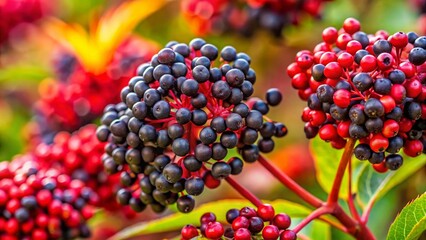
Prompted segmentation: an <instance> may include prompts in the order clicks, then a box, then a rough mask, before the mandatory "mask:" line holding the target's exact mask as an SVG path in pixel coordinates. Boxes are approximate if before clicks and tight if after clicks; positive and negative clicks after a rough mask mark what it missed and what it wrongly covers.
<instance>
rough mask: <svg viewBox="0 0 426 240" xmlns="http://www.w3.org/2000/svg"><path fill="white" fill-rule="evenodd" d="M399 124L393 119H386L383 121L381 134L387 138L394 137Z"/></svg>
mask: <svg viewBox="0 0 426 240" xmlns="http://www.w3.org/2000/svg"><path fill="white" fill-rule="evenodd" d="M398 131H399V124H398V122H397V121H395V120H393V119H388V120H386V121H385V122H384V123H383V129H382V134H383V136H385V137H387V138H391V137H394V136H396V135H397V134H398Z"/></svg>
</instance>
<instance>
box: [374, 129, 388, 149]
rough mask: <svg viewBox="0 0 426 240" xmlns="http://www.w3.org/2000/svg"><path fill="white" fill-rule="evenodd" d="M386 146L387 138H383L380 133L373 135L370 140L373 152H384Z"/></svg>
mask: <svg viewBox="0 0 426 240" xmlns="http://www.w3.org/2000/svg"><path fill="white" fill-rule="evenodd" d="M388 146H389V140H388V138H386V137H384V136H383V135H382V134H381V133H377V134H374V135H373V137H372V138H371V139H370V148H371V150H373V151H374V152H384V151H385V150H386V149H387V148H388Z"/></svg>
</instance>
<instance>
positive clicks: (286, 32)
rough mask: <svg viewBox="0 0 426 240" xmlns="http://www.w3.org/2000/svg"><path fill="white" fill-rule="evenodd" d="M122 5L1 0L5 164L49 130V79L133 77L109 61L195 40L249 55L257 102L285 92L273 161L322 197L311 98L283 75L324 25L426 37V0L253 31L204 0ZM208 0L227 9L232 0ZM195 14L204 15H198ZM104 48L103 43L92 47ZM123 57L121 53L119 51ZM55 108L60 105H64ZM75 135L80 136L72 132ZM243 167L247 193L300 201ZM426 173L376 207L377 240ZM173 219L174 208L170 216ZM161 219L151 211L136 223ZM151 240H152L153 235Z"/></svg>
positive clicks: (340, 6)
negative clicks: (311, 146) (309, 128)
mask: <svg viewBox="0 0 426 240" xmlns="http://www.w3.org/2000/svg"><path fill="white" fill-rule="evenodd" d="M123 2H126V1H124V0H122V1H119V0H110V1H108V0H92V1H73V0H61V1H49V0H0V18H1V20H0V22H1V23H0V116H1V117H0V133H1V134H0V160H1V161H7V160H10V159H11V158H12V156H14V155H16V154H18V153H22V152H25V151H26V150H27V149H28V148H30V147H31V144H29V142H31V140H32V137H33V135H34V134H36V135H37V134H40V132H41V133H43V131H44V130H43V129H38V130H37V131H38V132H37V131H36V132H37V133H34V132H35V131H34V126H33V125H34V123H37V122H39V121H40V119H37V116H38V115H37V113H39V112H40V111H41V110H40V106H38V105H37V104H35V103H37V102H39V101H40V99H48V97H49V95H50V94H51V91H53V90H52V85H51V83H52V82H62V83H67V81H72V80H70V79H71V78H78V76H77V77H76V76H75V75H74V76H70V75H73V74H71V73H70V72H73V73H74V72H75V71H77V70H78V69H79V67H81V66H82V68H83V69H84V71H86V72H90V73H93V74H94V75H99V74H100V72H102V71H106V72H108V73H109V74H118V75H120V74H128V72H126V71H127V70H126V71H124V70H123V71H121V72H118V73H117V72H115V73H114V71H116V70H117V67H116V66H115V65H114V68H113V70H114V71H113V70H111V69H110V67H111V64H112V65H113V64H118V65H120V66H121V65H123V66H124V67H122V68H119V69H123V68H125V66H126V64H131V63H132V62H126V61H125V60H126V59H127V60H128V59H129V57H127V58H126V57H122V56H123V55H124V56H133V55H135V54H139V55H138V56H145V55H146V56H148V55H149V52H155V51H157V50H158V49H159V47H161V46H164V45H165V44H166V43H167V42H169V41H171V40H176V41H178V42H184V43H189V41H190V40H191V39H193V38H194V37H202V38H204V39H205V40H206V41H207V42H210V43H213V44H215V45H216V46H218V48H222V47H224V46H226V45H233V46H235V47H236V48H237V50H238V51H241V52H245V53H247V54H249V55H250V56H251V58H252V68H253V69H254V70H255V71H256V73H257V83H256V87H255V94H254V95H255V96H259V97H261V98H264V93H265V91H266V90H267V89H268V88H271V87H276V88H279V89H280V90H281V91H282V92H283V94H284V102H283V103H282V104H281V106H279V107H276V108H273V109H271V112H270V116H271V118H272V119H275V120H277V121H281V122H284V123H285V124H286V125H287V127H288V129H289V134H288V136H287V137H286V138H284V139H281V140H278V141H277V142H276V144H277V145H276V151H274V152H273V153H271V154H268V156H267V157H268V158H270V159H271V160H272V161H273V162H275V163H276V164H277V165H278V166H279V167H280V168H281V169H282V170H284V171H285V172H287V173H288V174H289V175H290V176H291V177H293V178H294V179H295V180H296V181H297V182H299V183H301V184H302V185H304V186H306V187H308V188H309V189H310V191H311V192H313V193H315V194H317V195H318V196H322V197H324V196H325V193H324V192H323V190H321V188H320V187H319V186H318V184H316V183H315V169H314V164H313V162H312V159H311V157H310V155H309V151H308V141H307V140H306V139H305V136H304V134H303V122H302V121H301V120H300V113H301V111H302V109H303V108H304V107H305V102H303V101H300V100H299V97H298V95H297V91H295V90H293V89H292V88H291V82H290V78H289V77H288V76H287V74H286V68H287V66H288V65H289V64H290V63H291V62H293V61H294V56H295V54H296V53H297V52H298V51H300V50H302V49H312V48H313V47H314V46H315V45H316V44H317V43H318V42H320V41H321V32H322V29H324V28H325V27H327V26H334V27H336V28H339V27H340V26H341V23H342V22H343V20H344V19H346V18H347V17H355V18H357V19H359V20H360V22H361V24H362V31H364V32H367V33H375V32H376V31H377V30H379V29H383V30H385V31H387V32H389V33H391V34H392V33H394V32H396V31H406V32H408V31H416V32H417V33H423V34H424V32H425V31H426V24H424V23H426V17H425V16H426V15H425V16H423V15H422V13H425V14H426V3H425V2H426V1H422V0H406V1H404V0H334V1H319V2H320V4H319V5H318V6H316V7H314V8H311V10H312V11H310V12H309V11H305V12H300V13H298V14H297V16H293V17H294V18H291V19H290V18H288V19H285V21H288V23H287V22H286V23H285V24H283V26H284V27H283V28H280V27H282V26H278V27H277V26H275V25H274V23H275V22H274V21H278V20H277V19H275V18H273V17H271V18H270V19H269V18H266V17H265V19H266V20H264V22H263V23H261V24H260V25H263V26H264V27H263V28H262V27H260V28H258V29H256V31H248V30H247V29H244V28H242V29H238V30H236V28H238V26H239V25H238V23H239V22H241V21H243V19H245V17H246V15H238V14H237V13H238V11H237V13H235V14H234V12H232V11H231V12H226V13H225V12H222V13H216V12H215V9H214V8H213V9H211V6H210V7H209V6H207V7H206V6H204V5H203V6H195V5H196V2H203V1H195V3H194V1H188V0H183V1H166V2H165V3H164V5H162V6H161V7H158V9H152V11H153V12H152V13H150V14H149V13H147V14H146V15H147V16H139V14H141V15H144V14H142V13H143V12H144V11H149V10H146V9H139V10H137V11H136V10H135V11H133V12H130V14H115V15H111V13H112V10H114V9H117V8H118V6H120V4H123ZM153 2H154V1H153ZM206 2H214V4H224V2H227V1H219V0H218V1H206ZM234 2H237V3H236V6H240V5H242V3H240V2H244V1H234ZM252 2H262V1H252ZM307 2H309V1H307ZM312 2H318V1H312ZM253 4H255V3H253ZM148 6H149V4H148ZM203 7H204V8H203ZM243 7H244V6H243ZM194 9H195V10H194ZM197 9H198V10H197ZM200 9H201V10H200ZM197 11H198V12H197ZM195 13H197V14H199V16H198V17H197V16H195V15H196V14H195ZM231 13H233V14H234V15H232V14H231ZM239 13H240V14H241V12H239ZM220 14H222V15H227V16H233V17H232V18H233V19H234V20H232V21H233V22H231V23H235V26H231V27H230V28H229V27H226V24H227V22H225V21H223V19H220ZM206 15H207V16H213V17H212V18H209V17H206ZM200 16H201V17H200ZM213 18H215V19H213ZM206 19H207V20H206ZM228 20H229V19H228ZM268 21H269V22H268ZM290 23H291V24H290ZM293 23H297V24H293ZM114 24H118V25H121V24H122V26H123V27H117V26H113V25H114ZM99 26H103V27H104V28H105V29H104V33H105V34H99V29H102V27H99ZM265 26H266V27H265ZM109 27H111V29H115V30H117V31H115V32H114V31H113V30H111V29H110V32H109V30H108V28H109ZM233 27H234V28H233ZM268 27H269V29H268ZM94 29H97V30H98V32H97V31H95V30H94ZM277 29H278V30H277ZM240 30H241V31H240ZM101 32H102V31H101ZM129 36H132V38H129ZM105 38H106V39H105ZM129 39H130V40H129ZM105 42H107V43H106V44H105ZM122 42H125V44H123V43H122ZM101 45H102V46H104V45H105V46H106V47H104V48H102V47H93V46H101ZM76 46H80V47H76ZM117 49H118V50H117ZM117 52H119V53H120V54H121V55H117V54H115V53H117ZM104 54H105V55H104ZM114 54H115V55H114ZM103 58H106V59H108V58H110V59H109V60H104V59H103ZM115 59H118V60H117V61H118V63H117V62H115V63H114V61H115ZM123 59H124V60H123ZM142 59H143V58H142ZM149 59H150V57H147V58H146V59H145V61H146V60H149ZM103 61H109V62H108V63H105V62H103ZM138 61H142V60H140V59H139V60H138ZM76 69H77V70H76ZM105 69H107V70H105ZM111 72H112V73H111ZM130 75H131V74H130ZM57 104H58V107H60V104H61V103H59V102H58V103H57ZM95 112H96V111H95ZM48 118H49V117H48ZM93 119H95V121H96V117H92V118H90V120H87V121H93ZM71 126H72V124H71ZM58 128H59V127H58ZM50 130H52V129H50ZM69 130H70V131H71V130H73V127H70V129H69ZM46 131H47V132H48V131H49V130H46ZM421 157H424V156H421ZM246 171H247V172H248V173H246V174H244V175H242V176H239V177H238V179H239V180H240V181H241V183H242V184H243V185H246V186H250V190H253V191H254V192H255V193H257V195H258V196H259V197H260V198H262V199H270V200H273V199H277V198H282V197H284V198H286V199H291V200H295V201H298V199H297V197H296V196H293V195H292V194H291V193H289V192H288V191H287V190H286V189H285V188H284V187H282V186H280V185H279V184H278V183H277V182H276V181H275V180H274V179H273V178H272V177H270V175H269V174H268V173H267V172H265V171H263V170H262V169H259V168H256V167H255V166H249V167H248V168H247V169H246ZM425 174H426V169H423V170H422V171H420V172H418V173H417V174H416V175H414V176H412V177H411V178H410V179H409V181H407V182H405V183H403V185H402V186H398V187H397V188H396V189H394V190H393V191H391V192H390V193H388V196H387V197H386V198H384V199H385V200H382V201H381V202H379V203H378V204H377V205H376V207H375V208H374V209H373V213H372V214H371V216H372V217H371V218H372V219H371V220H370V222H371V226H372V230H373V232H375V233H376V234H377V236H378V239H383V238H384V236H385V235H386V233H387V229H388V226H389V224H390V222H391V221H392V220H393V219H394V217H395V216H396V214H397V211H398V209H401V208H402V207H403V205H405V203H406V202H407V201H408V200H409V199H413V198H414V197H415V196H417V195H418V194H419V193H422V192H424V191H425V190H426V185H425V184H424V180H425ZM253 179H256V181H253ZM271 183H272V184H271ZM222 185H223V186H221V187H219V188H217V189H215V190H211V191H206V194H204V195H203V196H202V197H201V198H199V199H197V204H201V203H203V202H206V201H211V200H215V199H221V198H238V197H239V196H238V194H237V193H235V192H233V191H231V190H230V189H229V188H228V187H227V186H225V185H226V184H222ZM265 186H268V187H265ZM385 209H386V210H385ZM168 213H170V212H166V213H164V214H168ZM375 213H380V214H375ZM164 214H163V215H164ZM158 217H159V216H157V215H154V214H152V213H149V212H144V213H143V214H142V216H140V217H139V219H144V220H147V219H151V218H158ZM127 221H128V222H122V221H120V220H119V219H118V218H113V217H106V218H105V217H104V215H102V213H100V214H98V217H96V218H95V219H94V220H93V221H92V224H94V225H96V226H99V227H97V228H96V229H98V230H95V235H94V238H93V239H103V238H104V237H103V236H106V235H110V234H112V233H114V232H115V231H117V230H119V229H120V228H122V227H124V225H126V224H129V223H130V222H132V221H138V220H137V218H136V219H133V220H127ZM384 226H386V227H384ZM96 234H98V235H96ZM175 235H176V233H172V234H170V235H165V236H162V237H167V236H175ZM157 237H158V238H160V237H159V236H157ZM157 237H155V239H157ZM146 239H153V238H152V236H151V237H147V238H146ZM336 239H337V238H336Z"/></svg>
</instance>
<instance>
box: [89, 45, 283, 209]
mask: <svg viewBox="0 0 426 240" xmlns="http://www.w3.org/2000/svg"><path fill="white" fill-rule="evenodd" d="M219 55H220V56H222V55H223V57H222V58H221V59H219ZM250 62H251V59H250V57H249V56H248V55H247V54H245V53H238V52H236V50H235V49H234V48H233V47H231V46H227V47H225V48H223V49H222V50H219V49H218V48H217V47H216V46H214V45H212V44H209V43H206V42H205V41H204V40H203V39H200V38H196V39H193V40H192V41H191V42H190V43H189V45H187V44H184V43H176V42H171V43H170V44H168V45H167V47H166V48H163V49H162V50H161V51H159V52H158V54H156V55H154V57H153V58H152V59H151V62H150V63H146V64H142V65H141V66H139V67H138V76H135V77H133V78H131V79H130V81H129V83H128V86H126V87H124V88H123V89H122V90H121V100H122V102H121V103H118V104H115V105H108V106H107V107H105V109H104V114H103V116H102V118H101V126H100V127H98V129H97V132H96V135H97V137H98V139H99V141H101V142H107V144H106V146H105V154H104V155H103V156H102V162H103V165H104V169H105V170H106V171H107V172H109V173H110V174H114V173H117V172H121V171H124V172H126V173H125V174H122V177H123V178H122V180H123V181H122V189H129V187H131V186H132V184H133V183H135V184H136V185H137V184H139V186H140V190H139V189H138V190H136V191H133V194H132V195H131V196H130V195H129V194H126V195H123V196H128V197H129V202H128V201H127V199H123V200H125V201H120V202H121V203H122V204H124V205H127V204H129V203H130V201H131V199H138V198H139V199H140V200H141V202H142V203H143V204H144V205H151V206H158V207H155V210H156V211H158V212H160V211H163V210H165V207H166V206H167V205H169V204H174V203H176V202H177V204H178V209H179V210H180V211H183V212H189V211H191V210H192V209H193V208H194V204H195V202H194V201H193V198H192V197H190V196H191V195H192V196H197V195H200V194H202V192H203V191H204V189H205V188H206V187H207V188H216V187H218V186H219V184H220V181H221V180H222V179H225V178H227V177H229V176H231V175H236V174H240V173H241V171H242V169H243V165H244V163H252V162H255V161H256V160H257V159H258V157H259V154H261V153H267V152H271V151H272V150H273V149H274V145H275V144H274V140H273V138H274V137H283V136H284V135H285V134H286V132H287V130H286V127H285V126H284V125H283V124H282V123H277V122H274V121H272V120H265V119H266V118H264V115H266V114H267V113H268V112H269V107H270V106H271V107H272V106H276V105H278V104H279V103H280V102H281V100H282V95H281V93H280V92H279V91H278V90H277V89H270V90H269V91H267V92H266V94H265V98H266V101H263V100H260V99H259V98H254V97H252V94H253V91H254V88H253V85H254V83H255V82H256V74H255V71H254V70H253V69H252V68H250ZM231 149H236V150H237V152H238V153H239V156H235V157H231V158H227V157H226V156H227V153H228V151H230V150H231ZM123 183H124V184H123ZM123 191H125V190H123ZM123 191H122V192H123ZM123 194H124V193H123ZM188 196H189V197H188ZM132 201H136V200H132ZM160 206H161V207H160ZM138 209H139V208H138ZM267 214H269V215H271V214H270V213H267ZM269 215H268V216H269ZM268 216H267V217H268ZM272 216H273V213H272ZM269 217H271V216H269Z"/></svg>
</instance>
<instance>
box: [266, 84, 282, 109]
mask: <svg viewBox="0 0 426 240" xmlns="http://www.w3.org/2000/svg"><path fill="white" fill-rule="evenodd" d="M281 100H282V95H281V92H280V91H279V90H278V89H277V88H271V89H269V90H268V91H267V92H266V102H267V103H268V105H270V106H277V105H278V104H280V102H281Z"/></svg>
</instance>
